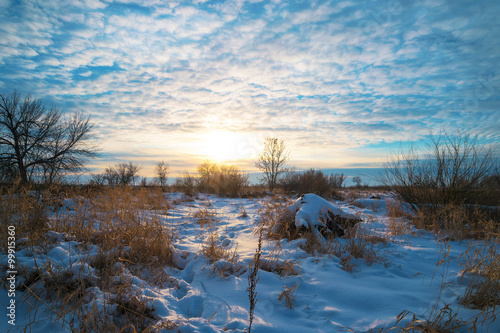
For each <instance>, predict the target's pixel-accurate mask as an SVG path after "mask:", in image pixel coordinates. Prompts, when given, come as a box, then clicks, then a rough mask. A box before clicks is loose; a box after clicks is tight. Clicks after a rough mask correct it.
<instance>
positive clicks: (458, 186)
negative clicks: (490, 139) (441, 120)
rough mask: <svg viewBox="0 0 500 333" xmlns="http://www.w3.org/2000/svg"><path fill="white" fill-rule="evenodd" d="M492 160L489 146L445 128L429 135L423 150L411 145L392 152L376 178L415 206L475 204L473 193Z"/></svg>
mask: <svg viewBox="0 0 500 333" xmlns="http://www.w3.org/2000/svg"><path fill="white" fill-rule="evenodd" d="M495 164H496V158H495V156H494V153H493V150H492V148H491V147H489V148H488V147H483V146H481V145H480V144H479V142H478V141H477V140H476V139H473V138H471V137H470V136H468V135H463V134H462V133H460V132H457V135H455V136H451V135H448V134H447V133H446V132H444V133H441V134H440V135H438V136H437V137H435V136H432V137H431V140H430V143H429V144H428V145H427V148H426V150H424V152H423V153H422V152H420V151H419V150H418V149H417V148H416V147H414V146H411V147H410V148H409V149H408V151H404V150H403V149H401V150H400V152H399V153H397V154H394V155H392V156H391V158H390V160H389V161H388V162H387V163H386V164H385V168H384V172H383V174H382V175H381V176H380V177H379V181H380V182H381V183H382V184H384V185H389V186H393V187H394V190H395V191H396V193H397V194H399V196H400V197H401V198H402V199H403V200H404V201H406V202H408V203H410V204H412V205H413V207H414V209H415V210H418V209H419V208H422V207H428V208H429V207H430V208H436V207H438V206H440V205H446V204H454V205H460V204H475V203H480V198H478V197H477V196H476V197H475V198H474V196H473V195H472V194H473V192H474V191H475V190H476V189H477V188H479V186H480V185H481V181H482V180H483V179H485V177H489V176H491V175H492V174H493V172H494V168H495ZM473 198H474V201H472V199H473Z"/></svg>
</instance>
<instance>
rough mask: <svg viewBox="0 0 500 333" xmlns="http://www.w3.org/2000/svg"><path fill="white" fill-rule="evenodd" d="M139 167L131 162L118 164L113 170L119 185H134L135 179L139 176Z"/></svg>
mask: <svg viewBox="0 0 500 333" xmlns="http://www.w3.org/2000/svg"><path fill="white" fill-rule="evenodd" d="M141 169H142V167H141V166H139V165H137V164H134V163H132V162H128V163H118V164H116V166H115V168H114V170H115V173H116V175H117V178H118V184H119V185H130V184H132V185H135V179H136V177H137V176H138V175H139V171H140V170H141Z"/></svg>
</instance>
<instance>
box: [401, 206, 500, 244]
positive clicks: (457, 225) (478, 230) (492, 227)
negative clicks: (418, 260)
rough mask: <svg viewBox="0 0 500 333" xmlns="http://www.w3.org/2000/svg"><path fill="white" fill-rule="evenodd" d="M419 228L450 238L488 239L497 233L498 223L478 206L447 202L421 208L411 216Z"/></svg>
mask: <svg viewBox="0 0 500 333" xmlns="http://www.w3.org/2000/svg"><path fill="white" fill-rule="evenodd" d="M411 222H412V223H413V224H414V225H415V226H416V227H417V228H420V229H426V230H429V231H432V232H435V233H436V234H444V235H445V236H447V237H450V238H451V239H457V240H460V239H488V238H491V237H493V236H496V235H498V234H499V224H498V221H495V220H494V219H493V218H491V217H490V215H489V214H488V212H486V211H485V210H483V209H481V208H480V207H466V206H464V205H454V204H448V205H443V206H439V207H434V208H427V209H426V208H422V209H420V210H418V212H417V214H415V215H413V216H412V217H411Z"/></svg>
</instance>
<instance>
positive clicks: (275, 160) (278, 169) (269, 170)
mask: <svg viewBox="0 0 500 333" xmlns="http://www.w3.org/2000/svg"><path fill="white" fill-rule="evenodd" d="M289 158H290V151H289V150H288V149H287V147H286V145H285V141H284V140H282V139H278V138H266V139H265V140H264V151H263V152H262V153H261V154H259V160H258V162H256V163H255V166H256V167H257V168H258V169H260V170H261V171H263V172H264V176H263V177H262V181H264V182H267V185H268V186H269V190H270V191H273V190H274V188H275V187H276V184H277V182H278V179H279V176H280V175H281V174H282V173H283V172H286V171H287V170H288V169H287V168H285V167H284V164H285V163H286V162H287V161H288V159H289Z"/></svg>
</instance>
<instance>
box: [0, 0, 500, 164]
mask: <svg viewBox="0 0 500 333" xmlns="http://www.w3.org/2000/svg"><path fill="white" fill-rule="evenodd" d="M499 15H500V2H499V1H498V0H495V1H477V0H476V1H439V0H432V1H430V0H429V1H427V0H426V1H420V0H417V1H404V0H400V1H393V0H388V1H288V2H284V1H277V0H271V1H256V0H251V1H243V0H236V1H226V2H225V1H202V0H198V1H196V0H194V1H160V0H152V1H146V0H143V1H128V0H127V1H108V0H101V1H99V0H82V1H69V0H68V1H58V0H51V1H43V0H31V1H29V0H26V1H12V0H0V74H1V75H0V92H1V93H10V92H12V91H13V90H14V89H16V90H17V91H18V92H21V93H23V94H24V93H31V94H32V95H33V96H34V97H41V98H43V99H44V100H45V101H46V102H47V103H54V104H56V105H58V106H59V107H60V108H61V109H62V110H63V111H67V112H73V111H76V110H80V111H83V112H86V113H90V114H92V119H93V122H94V123H95V125H96V128H95V135H96V138H97V139H98V140H99V142H100V145H101V148H102V155H101V158H99V159H98V160H96V161H94V162H92V164H91V165H92V166H93V167H96V168H99V167H105V166H107V165H111V164H114V163H116V162H119V161H129V160H131V161H135V162H137V163H140V164H142V165H144V166H145V169H144V170H145V173H148V172H149V171H148V170H150V169H149V168H150V166H151V165H153V164H154V162H155V161H158V160H165V161H168V162H169V163H170V164H171V166H172V167H173V169H174V170H176V171H183V170H188V169H191V168H193V167H194V166H196V165H197V164H198V163H200V162H201V161H203V160H205V159H207V158H213V159H216V160H220V161H223V162H234V163H238V164H239V165H240V166H241V167H242V168H244V169H249V170H250V169H251V168H252V166H253V162H254V161H255V158H256V156H257V154H258V152H259V151H260V150H261V148H262V142H263V139H264V138H265V137H268V136H278V137H280V138H283V139H285V141H286V142H287V144H288V146H289V147H290V149H291V150H292V160H291V162H290V164H291V165H294V166H297V167H299V168H306V167H318V168H335V167H350V166H352V167H367V166H368V167H369V166H377V165H378V164H379V163H380V162H383V161H385V160H386V158H387V156H388V154H389V152H390V150H391V149H393V150H394V149H397V148H398V147H399V143H400V142H403V143H405V142H412V141H419V140H422V139H425V138H426V137H427V136H428V135H429V131H430V129H433V130H434V131H439V129H440V128H441V127H445V128H447V129H449V130H453V129H455V128H460V129H461V130H463V131H466V132H470V133H471V134H472V135H477V136H478V137H479V139H480V140H481V142H484V143H488V144H493V145H494V146H495V147H498V146H499V143H500V117H499V111H500V73H499V64H500V37H499V36H500V20H499V19H498V17H499Z"/></svg>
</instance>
